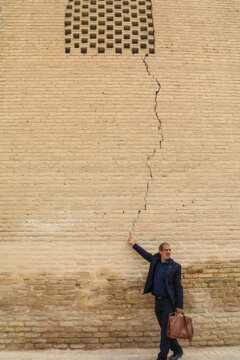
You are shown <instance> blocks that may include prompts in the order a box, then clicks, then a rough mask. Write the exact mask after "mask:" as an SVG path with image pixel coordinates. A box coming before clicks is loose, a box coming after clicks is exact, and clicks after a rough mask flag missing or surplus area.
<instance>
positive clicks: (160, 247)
mask: <svg viewBox="0 0 240 360" xmlns="http://www.w3.org/2000/svg"><path fill="white" fill-rule="evenodd" d="M163 245H168V246H169V243H166V242H164V243H162V244H161V245H159V250H161V251H163Z"/></svg>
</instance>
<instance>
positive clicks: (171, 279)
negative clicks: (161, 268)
mask: <svg viewBox="0 0 240 360" xmlns="http://www.w3.org/2000/svg"><path fill="white" fill-rule="evenodd" d="M133 249H134V250H136V251H137V252H138V253H139V254H140V255H141V256H142V257H143V258H144V259H145V260H147V261H149V262H150V267H149V272H148V276H147V280H146V284H145V287H144V291H143V293H144V294H146V293H149V292H152V290H153V279H154V271H155V265H156V263H157V262H158V260H160V258H161V257H160V254H159V253H156V254H155V255H152V254H150V253H149V252H147V251H146V250H144V249H143V248H141V246H139V245H138V244H136V243H135V244H134V245H133ZM166 287H167V293H168V295H169V297H170V299H171V302H172V304H173V307H174V309H175V308H179V309H183V287H182V284H181V265H180V264H178V263H176V262H175V261H173V260H172V259H169V264H168V269H167V273H166Z"/></svg>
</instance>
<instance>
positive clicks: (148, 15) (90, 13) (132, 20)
mask: <svg viewBox="0 0 240 360" xmlns="http://www.w3.org/2000/svg"><path fill="white" fill-rule="evenodd" d="M73 51H78V52H80V53H82V54H86V53H90V54H96V53H99V54H100V53H107V52H109V53H111V52H115V53H117V54H122V53H123V52H124V53H125V52H129V53H132V54H138V53H144V54H154V52H155V48H154V27H153V19H152V4H151V0H68V4H67V7H66V13H65V52H66V53H70V52H73Z"/></svg>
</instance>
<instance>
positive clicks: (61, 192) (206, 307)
mask: <svg viewBox="0 0 240 360" xmlns="http://www.w3.org/2000/svg"><path fill="white" fill-rule="evenodd" d="M67 4H68V1H66V0H64V1H63V0H61V1H54V0H51V1H48V2H47V1H43V0H40V1H33V0H26V1H24V2H16V1H13V0H9V1H6V0H2V1H1V30H2V31H1V33H2V37H1V49H2V52H1V62H2V66H1V114H0V115H1V121H0V126H1V135H2V136H1V143H0V209H1V222H0V257H1V261H0V264H1V265H0V329H1V330H0V331H1V335H0V336H1V338H0V348H2V349H5V348H7V349H16V348H21V349H22V348H26V349H31V348H49V347H56V348H67V347H71V348H87V349H89V348H100V347H121V346H122V347H126V346H143V347H147V346H151V347H152V346H158V342H159V329H158V325H157V322H156V319H155V315H154V312H153V299H152V297H151V296H150V295H149V296H143V295H142V287H143V284H144V279H145V276H146V272H147V264H146V263H144V261H143V260H141V259H139V257H138V255H137V254H135V252H133V251H132V250H131V248H129V246H128V245H127V244H126V239H127V237H128V234H129V232H132V233H133V234H134V236H135V237H136V239H137V241H139V243H140V244H141V245H143V246H144V247H145V248H146V249H147V250H149V251H152V252H155V251H156V249H157V248H158V245H159V242H161V241H162V240H163V241H166V240H167V241H169V242H170V243H171V246H172V249H173V258H174V259H175V260H176V261H178V262H180V263H181V264H182V265H183V285H184V290H185V303H186V311H187V312H188V313H189V314H192V316H193V317H194V323H195V334H196V335H195V338H194V341H193V344H195V345H206V344H210V345H216V344H219V345H223V344H225V345H227V344H236V343H239V332H238V328H239V314H240V312H239V305H238V303H239V281H240V279H239V276H240V275H238V272H237V271H238V270H239V262H238V257H239V226H238V219H239V194H238V193H239V191H238V188H239V120H238V114H239V71H238V69H239V67H238V66H239V42H238V17H239V9H238V4H237V2H235V1H231V2H229V1H222V2H221V3H219V1H211V2H209V1H207V0H204V1H202V2H201V3H200V2H198V1H195V0H194V1H191V2H189V1H187V0H183V1H182V2H181V3H176V2H175V1H168V2H165V1H155V0H153V1H152V17H153V24H154V31H155V32H154V52H155V54H152V53H150V54H149V55H148V56H145V54H146V53H147V52H145V51H144V49H142V48H141V47H139V53H138V54H136V53H134V54H133V53H132V52H131V49H128V48H124V47H123V48H122V49H123V50H122V53H115V52H114V51H112V50H111V48H110V49H108V51H106V52H105V53H91V54H90V53H89V54H88V53H87V54H82V53H81V52H80V50H79V52H78V48H74V51H71V52H70V53H66V52H65V50H66V43H65V41H66V35H65V30H66V29H65V26H64V22H65V13H66V6H67ZM148 5H149V4H148ZM126 6H127V5H126ZM139 6H140V5H139ZM141 6H143V5H141ZM144 6H145V5H144ZM124 31H125V30H124ZM126 31H129V30H126ZM143 31H145V30H143ZM124 34H125V33H124ZM124 34H122V35H121V36H123V38H122V39H124ZM151 36H152V35H151ZM134 39H135V38H134ZM139 41H140V38H139ZM144 41H145V42H146V39H145V40H144ZM151 41H152V38H151ZM151 49H152V44H151ZM151 52H153V51H152V50H151ZM185 345H187V343H186V344H185Z"/></svg>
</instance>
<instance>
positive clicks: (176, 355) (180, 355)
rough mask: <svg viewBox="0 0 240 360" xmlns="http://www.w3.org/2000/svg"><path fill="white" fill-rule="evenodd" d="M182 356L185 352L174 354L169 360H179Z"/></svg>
mask: <svg viewBox="0 0 240 360" xmlns="http://www.w3.org/2000/svg"><path fill="white" fill-rule="evenodd" d="M182 356H183V351H181V352H179V353H175V354H173V355H172V356H170V358H169V360H178V359H180V357H182Z"/></svg>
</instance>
